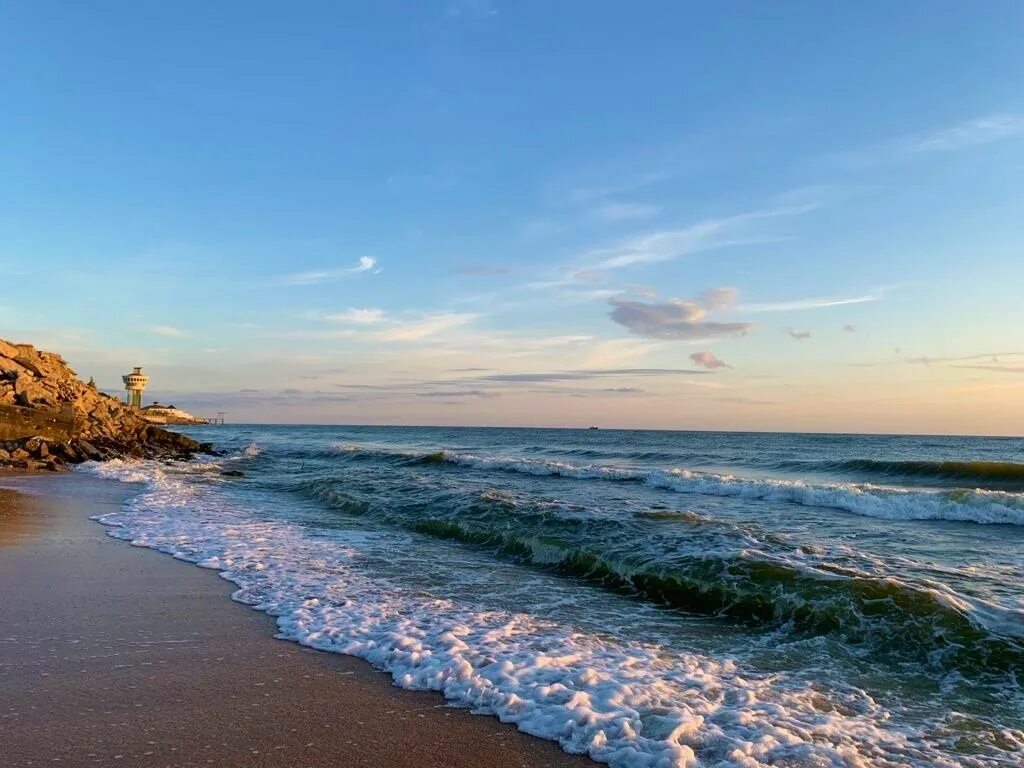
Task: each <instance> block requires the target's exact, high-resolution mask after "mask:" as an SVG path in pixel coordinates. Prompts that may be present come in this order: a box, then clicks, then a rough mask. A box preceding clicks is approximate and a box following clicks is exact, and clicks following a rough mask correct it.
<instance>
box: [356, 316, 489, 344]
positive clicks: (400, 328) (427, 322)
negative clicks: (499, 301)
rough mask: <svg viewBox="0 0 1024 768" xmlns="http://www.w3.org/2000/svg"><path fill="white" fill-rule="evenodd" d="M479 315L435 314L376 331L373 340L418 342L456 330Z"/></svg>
mask: <svg viewBox="0 0 1024 768" xmlns="http://www.w3.org/2000/svg"><path fill="white" fill-rule="evenodd" d="M477 317H479V315H477V314H474V313H471V312H436V313H434V314H431V315H425V316H424V317H422V318H419V319H418V320H413V321H410V322H407V323H402V324H399V325H396V326H394V327H393V328H388V329H386V330H382V331H377V332H376V333H374V334H373V338H375V339H377V340H378V341H418V340H419V339H425V338H427V337H428V336H434V335H436V334H438V333H441V332H443V331H447V330H451V329H452V328H457V327H459V326H460V325H465V324H466V323H469V322H471V321H473V320H475V319H476V318H477Z"/></svg>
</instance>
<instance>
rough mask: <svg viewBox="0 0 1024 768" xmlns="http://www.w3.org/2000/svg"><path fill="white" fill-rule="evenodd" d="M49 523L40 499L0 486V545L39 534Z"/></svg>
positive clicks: (14, 542)
mask: <svg viewBox="0 0 1024 768" xmlns="http://www.w3.org/2000/svg"><path fill="white" fill-rule="evenodd" d="M49 524H50V515H49V513H48V512H47V510H46V507H45V505H44V504H42V503H41V499H38V498H36V497H34V496H29V495H26V494H22V493H18V492H17V491H12V490H10V489H8V488H0V547H4V546H12V545H15V544H20V543H21V542H22V541H23V540H24V539H26V538H28V537H33V536H39V535H40V534H42V532H43V531H44V530H46V528H47V526H48V525H49Z"/></svg>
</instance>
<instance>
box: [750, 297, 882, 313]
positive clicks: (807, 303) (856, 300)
mask: <svg viewBox="0 0 1024 768" xmlns="http://www.w3.org/2000/svg"><path fill="white" fill-rule="evenodd" d="M879 298H881V297H880V296H877V295H875V294H866V295H864V296H833V297H829V298H820V299H795V300H793V301H777V302H768V303H764V304H741V305H739V306H738V307H736V309H737V310H738V311H740V312H799V311H802V310H805V309H826V308H828V307H842V306H845V305H847V304H866V303H868V302H870V301H878V300H879Z"/></svg>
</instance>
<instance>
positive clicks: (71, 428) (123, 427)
mask: <svg viewBox="0 0 1024 768" xmlns="http://www.w3.org/2000/svg"><path fill="white" fill-rule="evenodd" d="M209 450H210V446H209V445H208V444H200V443H197V442H196V441H195V440H192V439H191V438H188V437H185V436H184V435H179V434H176V433H174V432H169V431H167V430H165V429H160V428H159V427H154V426H153V425H152V424H150V423H148V422H147V421H146V420H145V419H143V418H141V417H140V416H139V415H138V414H137V413H136V412H135V411H133V410H131V409H130V408H128V407H127V406H126V405H124V404H123V403H122V402H121V401H120V400H118V399H116V398H113V397H110V396H108V395H105V394H103V393H102V392H99V391H97V390H96V389H95V388H94V387H91V386H89V385H88V384H85V383H83V382H81V381H79V379H78V377H77V375H76V373H75V372H74V371H73V370H71V368H69V367H68V364H67V363H65V362H64V360H63V358H61V356H60V355H57V354H54V353H53V352H43V351H40V350H37V349H35V347H33V346H32V345H30V344H13V343H11V342H8V341H4V340H3V339H0V468H2V467H13V468H18V469H54V470H56V469H60V468H62V467H64V466H65V465H66V464H74V463H78V462H82V461H89V460H103V459H110V458H117V457H139V458H142V457H148V458H159V457H168V458H188V457H190V456H192V455H193V454H195V453H197V452H201V451H209Z"/></svg>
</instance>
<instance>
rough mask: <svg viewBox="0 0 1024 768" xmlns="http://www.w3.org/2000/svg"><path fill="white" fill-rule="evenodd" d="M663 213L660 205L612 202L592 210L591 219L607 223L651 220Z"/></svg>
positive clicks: (590, 212)
mask: <svg viewBox="0 0 1024 768" xmlns="http://www.w3.org/2000/svg"><path fill="white" fill-rule="evenodd" d="M659 213H661V206H660V205H652V204H650V203H624V202H616V201H611V202H607V203H602V204H600V205H597V206H594V207H593V208H591V209H590V211H589V215H590V218H592V219H596V220H597V221H603V222H607V223H616V222H620V221H639V220H642V219H650V218H653V217H655V216H657V215H658V214H659Z"/></svg>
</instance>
